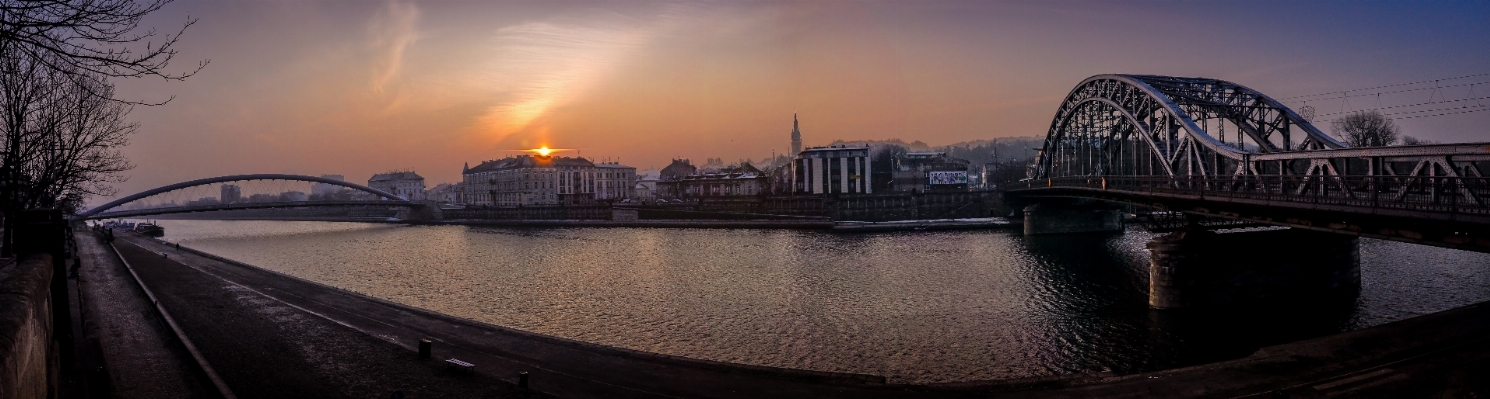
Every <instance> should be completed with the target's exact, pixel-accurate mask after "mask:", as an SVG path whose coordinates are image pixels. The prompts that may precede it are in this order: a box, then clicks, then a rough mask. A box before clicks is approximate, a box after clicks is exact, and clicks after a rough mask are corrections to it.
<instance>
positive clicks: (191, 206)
mask: <svg viewBox="0 0 1490 399" xmlns="http://www.w3.org/2000/svg"><path fill="white" fill-rule="evenodd" d="M259 182H267V183H268V184H259V185H260V186H263V187H259V189H258V190H257V191H258V192H255V190H253V189H249V190H248V191H246V192H241V194H242V197H241V198H239V199H236V200H233V199H226V198H211V197H205V196H206V195H208V193H212V194H213V195H215V193H216V192H218V191H217V190H219V189H221V187H222V186H223V185H231V186H233V188H234V189H235V191H238V190H242V189H243V188H244V187H247V186H250V185H252V184H255V183H259ZM311 184H321V185H327V186H329V187H331V188H336V189H340V188H345V189H346V190H344V192H342V193H340V195H337V196H334V197H332V196H328V197H327V198H318V197H312V196H309V195H307V193H308V192H310V191H312V190H311V189H309V187H311ZM300 186H304V187H300ZM266 187H268V188H270V189H266ZM293 190H300V191H293ZM288 193H299V194H298V195H287V194H288ZM254 194H258V195H254ZM178 198H185V199H189V200H190V201H181V200H178ZM199 198H200V199H199ZM150 199H156V201H150ZM167 199H169V200H167ZM368 206H372V207H385V208H386V207H405V208H407V207H414V206H417V204H415V203H413V202H410V201H406V200H404V199H402V198H399V197H398V196H397V195H395V194H393V193H389V192H386V191H382V190H378V189H375V188H371V187H367V186H363V185H360V184H355V183H348V182H345V181H341V180H334V179H327V178H322V177H315V176H301V175H288V174H252V175H234V176H219V177H211V178H206V179H197V180H192V181H187V182H181V183H176V184H171V185H166V186H162V187H157V188H154V189H150V190H145V191H142V192H140V193H137V194H133V195H129V196H126V197H123V198H120V199H117V200H114V201H112V202H109V203H107V204H103V205H100V206H98V207H95V208H92V209H89V210H88V211H86V212H82V213H79V214H78V215H77V216H76V218H78V219H111V218H123V217H139V216H151V215H165V214H177V213H192V212H211V211H226V210H247V209H272V208H312V207H368Z"/></svg>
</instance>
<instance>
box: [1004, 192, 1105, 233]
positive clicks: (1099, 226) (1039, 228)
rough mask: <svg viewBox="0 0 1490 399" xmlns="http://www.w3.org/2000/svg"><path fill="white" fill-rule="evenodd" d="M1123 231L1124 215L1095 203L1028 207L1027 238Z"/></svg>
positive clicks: (1050, 202)
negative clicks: (1043, 235) (1045, 235)
mask: <svg viewBox="0 0 1490 399" xmlns="http://www.w3.org/2000/svg"><path fill="white" fill-rule="evenodd" d="M1120 231H1123V217H1122V212H1121V211H1119V210H1118V209H1116V208H1114V207H1112V205H1108V204H1106V203H1103V202H1101V201H1095V200H1080V199H1074V200H1066V201H1057V200H1046V201H1042V202H1040V203H1038V204H1034V205H1030V206H1026V207H1024V235H1040V234H1066V233H1099V232H1120Z"/></svg>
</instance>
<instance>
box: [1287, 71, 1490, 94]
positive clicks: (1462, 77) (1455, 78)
mask: <svg viewBox="0 0 1490 399" xmlns="http://www.w3.org/2000/svg"><path fill="white" fill-rule="evenodd" d="M1480 76H1490V73H1477V74H1473V75H1464V76H1456V77H1452V78H1443V79H1428V80H1420V81H1417V82H1409V83H1397V84H1390V85H1385V86H1375V87H1367V88H1363V89H1352V90H1335V91H1330V92H1325V93H1318V94H1305V95H1300V96H1292V97H1282V98H1278V99H1277V100H1280V101H1281V100H1295V99H1302V98H1311V97H1324V96H1334V97H1335V98H1339V94H1341V93H1350V92H1357V91H1368V90H1377V89H1385V88H1389V87H1398V86H1410V85H1416V84H1424V83H1433V82H1442V81H1447V80H1459V79H1467V78H1474V77H1480ZM1475 84H1483V82H1482V83H1475ZM1457 86H1465V85H1462V84H1461V85H1457ZM1445 87H1454V86H1439V87H1428V88H1424V89H1421V90H1430V89H1435V88H1445ZM1407 91H1416V90H1407ZM1392 93H1398V92H1392Z"/></svg>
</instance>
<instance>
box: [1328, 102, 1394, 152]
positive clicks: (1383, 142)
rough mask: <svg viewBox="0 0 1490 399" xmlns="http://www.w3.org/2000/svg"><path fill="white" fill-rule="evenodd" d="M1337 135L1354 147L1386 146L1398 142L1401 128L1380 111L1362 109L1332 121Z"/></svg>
mask: <svg viewBox="0 0 1490 399" xmlns="http://www.w3.org/2000/svg"><path fill="white" fill-rule="evenodd" d="M1331 125H1332V127H1333V128H1334V131H1335V135H1336V136H1339V137H1340V139H1342V140H1345V142H1346V143H1347V144H1350V145H1351V146H1352V147H1385V146H1389V145H1392V144H1394V143H1396V142H1397V138H1398V137H1399V136H1401V134H1402V133H1401V129H1398V128H1397V124H1396V123H1393V122H1392V118H1391V117H1388V116H1386V115H1382V114H1381V112H1378V111H1374V110H1372V111H1360V112H1355V113H1352V114H1350V115H1346V116H1345V117H1343V118H1340V119H1336V120H1335V121H1334V122H1333V123H1331Z"/></svg>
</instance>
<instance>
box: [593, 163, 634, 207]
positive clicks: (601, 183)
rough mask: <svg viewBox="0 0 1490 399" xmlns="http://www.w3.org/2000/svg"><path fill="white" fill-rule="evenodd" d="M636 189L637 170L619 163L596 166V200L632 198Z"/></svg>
mask: <svg viewBox="0 0 1490 399" xmlns="http://www.w3.org/2000/svg"><path fill="white" fill-rule="evenodd" d="M635 187H636V168H633V167H630V166H626V165H621V164H617V163H613V162H612V163H599V164H595V199H597V200H618V199H622V198H631V196H632V194H633V190H634V189H635Z"/></svg>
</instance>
